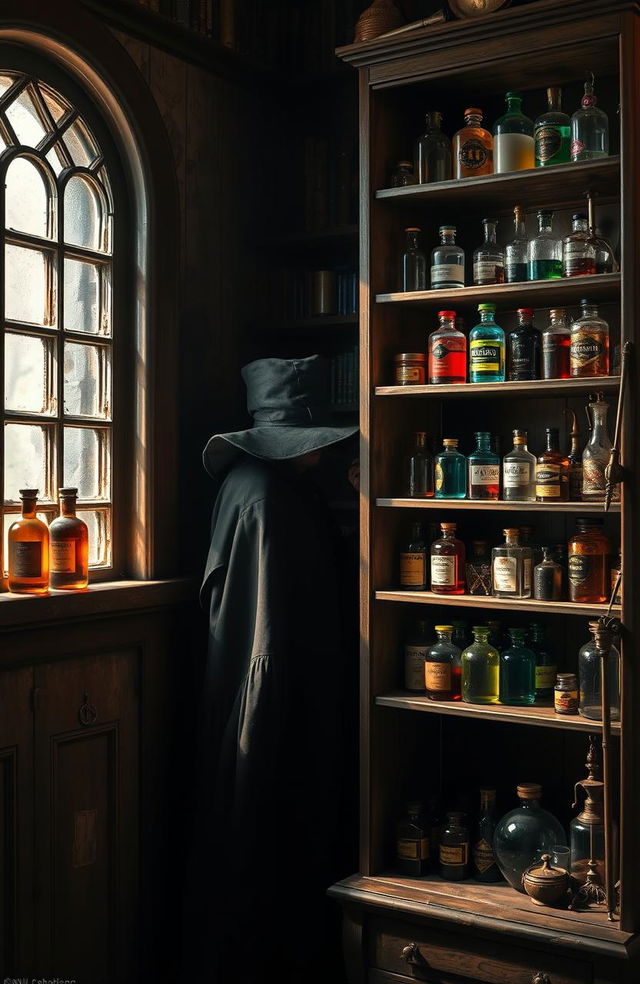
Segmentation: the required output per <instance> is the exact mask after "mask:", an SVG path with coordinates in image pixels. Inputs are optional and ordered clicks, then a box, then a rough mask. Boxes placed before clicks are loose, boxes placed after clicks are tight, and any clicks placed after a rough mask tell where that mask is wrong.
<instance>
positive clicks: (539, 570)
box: [533, 547, 563, 601]
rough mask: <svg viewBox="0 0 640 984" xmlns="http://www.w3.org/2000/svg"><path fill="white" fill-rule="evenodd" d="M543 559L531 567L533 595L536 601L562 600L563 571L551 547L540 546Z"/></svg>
mask: <svg viewBox="0 0 640 984" xmlns="http://www.w3.org/2000/svg"><path fill="white" fill-rule="evenodd" d="M542 554H543V560H542V561H541V562H540V563H539V564H536V566H535V567H534V568H533V597H534V598H535V599H536V600H537V601H562V595H563V572H562V567H561V566H560V564H558V563H557V561H556V560H555V559H554V554H553V549H552V547H543V548H542Z"/></svg>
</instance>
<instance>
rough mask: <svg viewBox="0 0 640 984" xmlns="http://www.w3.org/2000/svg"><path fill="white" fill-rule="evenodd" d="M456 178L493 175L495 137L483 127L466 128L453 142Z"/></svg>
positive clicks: (460, 131)
mask: <svg viewBox="0 0 640 984" xmlns="http://www.w3.org/2000/svg"><path fill="white" fill-rule="evenodd" d="M452 147H453V160H454V171H455V176H456V178H477V177H479V175H481V174H493V137H492V136H491V134H490V133H489V131H488V130H485V129H484V128H483V127H481V126H465V127H463V128H462V130H459V131H458V132H457V133H456V135H455V137H454V138H453V142H452Z"/></svg>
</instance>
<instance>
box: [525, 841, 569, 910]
mask: <svg viewBox="0 0 640 984" xmlns="http://www.w3.org/2000/svg"><path fill="white" fill-rule="evenodd" d="M541 861H542V864H541V863H540V861H536V862H535V864H532V865H530V866H529V867H528V868H527V870H526V871H525V872H524V874H523V876H522V887H523V888H524V890H525V892H526V893H527V895H528V896H529V898H530V899H531V901H532V902H533V903H534V904H535V905H550V906H557V905H560V903H561V902H562V901H563V900H564V899H565V898H566V896H567V892H568V891H569V872H568V871H565V869H564V868H552V867H551V856H550V855H549V854H543V855H542V858H541Z"/></svg>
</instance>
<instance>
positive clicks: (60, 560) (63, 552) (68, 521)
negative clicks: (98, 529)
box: [49, 488, 89, 591]
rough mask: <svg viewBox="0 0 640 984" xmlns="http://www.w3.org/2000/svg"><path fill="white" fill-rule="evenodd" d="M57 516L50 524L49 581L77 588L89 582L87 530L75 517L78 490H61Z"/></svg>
mask: <svg viewBox="0 0 640 984" xmlns="http://www.w3.org/2000/svg"><path fill="white" fill-rule="evenodd" d="M59 494H60V515H59V516H58V518H57V519H54V520H53V522H52V523H51V526H50V527H49V562H50V570H49V584H50V586H51V587H52V588H57V589H65V590H67V591H79V590H82V589H83V588H86V587H87V585H88V583H89V529H88V527H87V524H86V523H85V522H83V521H82V520H81V519H79V518H78V517H77V516H76V502H77V500H78V490H77V489H75V488H64V489H60V492H59Z"/></svg>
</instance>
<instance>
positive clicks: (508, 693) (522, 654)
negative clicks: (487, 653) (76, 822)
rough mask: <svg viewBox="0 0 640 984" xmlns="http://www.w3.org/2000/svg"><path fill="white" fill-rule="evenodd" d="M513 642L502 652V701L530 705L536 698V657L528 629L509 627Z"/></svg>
mask: <svg viewBox="0 0 640 984" xmlns="http://www.w3.org/2000/svg"><path fill="white" fill-rule="evenodd" d="M507 631H508V633H509V636H510V638H511V644H510V645H509V646H508V647H507V648H506V649H503V650H502V652H501V653H500V703H501V704H507V705H508V706H510V707H529V706H530V705H531V704H533V703H534V702H535V699H536V657H535V653H534V652H533V650H531V649H529V647H528V646H527V645H526V637H527V631H526V629H508V630H507Z"/></svg>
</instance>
